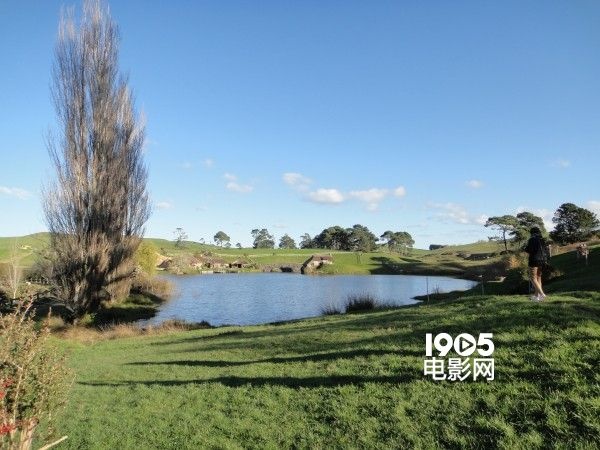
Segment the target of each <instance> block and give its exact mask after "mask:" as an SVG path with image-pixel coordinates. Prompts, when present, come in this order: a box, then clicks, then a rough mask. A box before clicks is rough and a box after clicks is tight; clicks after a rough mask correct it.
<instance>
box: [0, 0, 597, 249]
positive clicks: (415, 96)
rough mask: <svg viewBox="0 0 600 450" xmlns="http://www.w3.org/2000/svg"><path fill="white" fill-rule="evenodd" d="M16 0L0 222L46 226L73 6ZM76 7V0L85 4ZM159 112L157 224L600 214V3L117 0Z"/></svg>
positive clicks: (206, 234) (458, 225)
mask: <svg viewBox="0 0 600 450" xmlns="http://www.w3.org/2000/svg"><path fill="white" fill-rule="evenodd" d="M73 4H74V3H68V2H62V1H53V0H46V1H43V2H39V1H26V0H25V1H24V0H18V1H17V0H0V55H2V61H3V63H2V70H0V85H1V86H3V88H2V89H0V167H2V170H1V171H0V211H1V213H2V219H0V236H8V235H21V234H27V233H32V232H36V231H42V230H44V229H45V225H44V220H43V213H42V207H41V198H40V189H41V186H42V184H43V183H44V182H45V181H46V180H49V179H51V177H52V176H53V175H52V168H51V165H50V161H49V158H48V155H47V151H46V146H45V135H46V133H47V132H48V130H51V129H53V127H55V116H54V111H53V107H52V104H51V98H50V93H49V84H50V70H51V65H52V59H53V46H54V43H55V37H56V31H57V25H58V19H59V14H60V9H61V6H62V5H73ZM76 5H77V8H79V4H76ZM110 8H111V13H112V16H113V18H114V19H115V21H116V22H117V23H118V25H119V27H120V30H121V47H120V48H121V61H120V62H121V69H122V70H123V71H124V72H125V73H127V74H128V75H129V82H130V86H131V87H132V89H133V90H134V93H135V96H136V99H137V106H138V108H139V109H140V110H143V112H144V114H145V116H146V120H147V144H146V153H145V156H146V161H147V163H148V166H149V175H150V177H149V190H150V192H151V195H152V201H153V205H154V213H153V215H152V217H151V219H150V220H149V222H148V224H147V233H146V234H147V235H148V236H152V237H163V238H169V239H170V238H172V237H173V230H174V229H175V228H177V227H183V228H184V229H185V230H186V231H187V233H188V234H189V237H190V239H194V240H199V239H201V238H203V239H205V240H206V241H212V237H213V236H214V234H215V233H216V232H217V231H219V230H223V231H225V232H226V233H227V234H229V235H230V236H231V240H232V243H234V244H235V243H236V242H241V243H242V244H244V245H249V244H250V243H251V236H250V231H251V230H252V229H253V228H267V229H269V230H270V231H271V232H272V233H273V234H275V235H276V237H277V238H279V237H280V236H282V235H283V234H284V233H288V234H290V235H291V236H292V237H293V238H295V239H296V240H298V238H299V236H300V235H302V234H303V233H309V234H311V235H315V234H317V233H318V232H320V231H321V230H322V229H323V228H325V227H327V226H331V225H341V226H347V227H350V226H352V225H354V224H356V223H360V224H363V225H366V226H368V227H369V228H370V229H371V230H372V231H373V232H374V233H375V234H377V235H380V234H382V233H383V232H384V231H386V230H388V229H390V230H394V231H400V230H404V231H408V232H410V233H411V234H412V235H413V237H414V238H415V240H416V244H417V246H419V247H427V246H428V245H429V244H432V243H436V244H448V243H465V242H472V241H475V240H478V239H485V238H486V237H487V236H489V235H490V234H491V232H490V230H488V229H485V228H484V227H483V226H482V222H484V221H485V218H486V217H488V216H493V215H502V214H515V213H516V212H518V211H520V210H523V209H527V210H530V211H532V212H535V213H537V214H539V215H542V216H543V217H544V218H545V219H546V220H547V221H549V220H550V219H551V217H552V214H553V212H554V211H555V210H556V208H557V207H558V206H559V205H560V204H561V203H564V202H574V203H576V204H578V205H579V206H583V207H587V208H589V209H592V210H594V211H595V212H597V213H598V212H600V189H599V188H600V182H599V181H598V178H597V172H598V167H600V83H599V80H600V57H599V55H600V27H598V23H600V3H599V2H597V1H569V2H566V1H565V2H547V1H538V2H536V1H530V2H522V1H514V2H512V1H503V2H482V1H472V2H461V1H456V2H446V1H439V2H436V1H431V2H418V1H397V2H384V1H381V2H351V1H344V2H341V1H314V2H313V1H306V2H288V1H279V2H269V1H264V2H234V1H230V2H220V1H214V2H191V1H174V2H149V1H112V2H110Z"/></svg>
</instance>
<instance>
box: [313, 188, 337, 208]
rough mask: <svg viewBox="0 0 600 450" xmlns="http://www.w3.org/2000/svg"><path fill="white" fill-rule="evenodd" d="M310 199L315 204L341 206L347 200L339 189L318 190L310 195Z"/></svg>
mask: <svg viewBox="0 0 600 450" xmlns="http://www.w3.org/2000/svg"><path fill="white" fill-rule="evenodd" d="M308 199H309V200H310V201H312V202H315V203H326V204H332V205H336V204H340V203H342V202H343V201H344V200H345V198H344V195H343V194H342V193H341V192H340V191H338V190H337V189H317V190H316V191H313V192H309V193H308Z"/></svg>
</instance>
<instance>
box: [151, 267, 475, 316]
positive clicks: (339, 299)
mask: <svg viewBox="0 0 600 450" xmlns="http://www.w3.org/2000/svg"><path fill="white" fill-rule="evenodd" d="M165 278H167V279H168V280H169V281H171V282H172V283H173V285H174V286H175V295H174V296H173V297H172V299H171V300H169V301H168V302H167V303H165V304H164V305H162V307H161V309H160V311H159V312H158V314H157V315H156V316H155V317H154V318H152V319H150V320H149V321H147V322H145V323H151V324H158V323H161V322H163V321H165V320H168V319H183V320H186V321H188V322H201V321H203V320H205V321H207V322H209V323H210V324H211V325H224V324H230V325H254V324H260V323H269V322H276V321H281V320H291V319H300V318H303V317H314V316H319V315H321V314H322V310H323V308H324V307H326V306H327V305H336V306H340V307H341V309H342V310H343V305H344V304H345V302H346V300H347V299H348V296H349V295H353V294H370V295H371V296H373V297H375V298H376V299H377V300H380V301H383V302H386V303H390V304H394V305H409V304H412V303H416V301H415V300H412V297H414V296H415V295H420V294H425V293H426V292H427V286H426V277H424V276H417V275H367V276H364V275H363V276H356V275H338V276H305V275H297V274H281V273H273V274H267V273H265V274H262V273H260V274H257V273H252V274H213V275H191V276H169V275H166V276H165ZM427 278H428V279H429V291H430V292H432V291H433V290H435V289H437V290H439V291H442V292H448V291H453V290H466V289H469V288H470V287H472V286H473V284H474V283H473V282H472V281H468V280H458V279H455V278H448V277H433V276H430V277H427Z"/></svg>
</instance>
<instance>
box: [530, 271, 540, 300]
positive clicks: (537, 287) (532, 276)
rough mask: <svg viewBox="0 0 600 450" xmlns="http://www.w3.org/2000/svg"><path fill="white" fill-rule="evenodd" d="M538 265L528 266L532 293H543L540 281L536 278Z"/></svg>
mask: <svg viewBox="0 0 600 450" xmlns="http://www.w3.org/2000/svg"><path fill="white" fill-rule="evenodd" d="M539 270H540V268H539V267H530V268H529V278H530V279H531V284H533V289H534V295H537V296H539V295H543V292H542V286H541V285H540V281H539V279H538V272H539Z"/></svg>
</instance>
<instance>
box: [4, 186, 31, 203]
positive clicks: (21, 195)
mask: <svg viewBox="0 0 600 450" xmlns="http://www.w3.org/2000/svg"><path fill="white" fill-rule="evenodd" d="M0 194H4V195H8V196H10V197H16V198H18V199H20V200H25V199H27V198H29V197H31V195H32V194H31V192H29V191H26V190H25V189H21V188H16V187H6V186H0Z"/></svg>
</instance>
